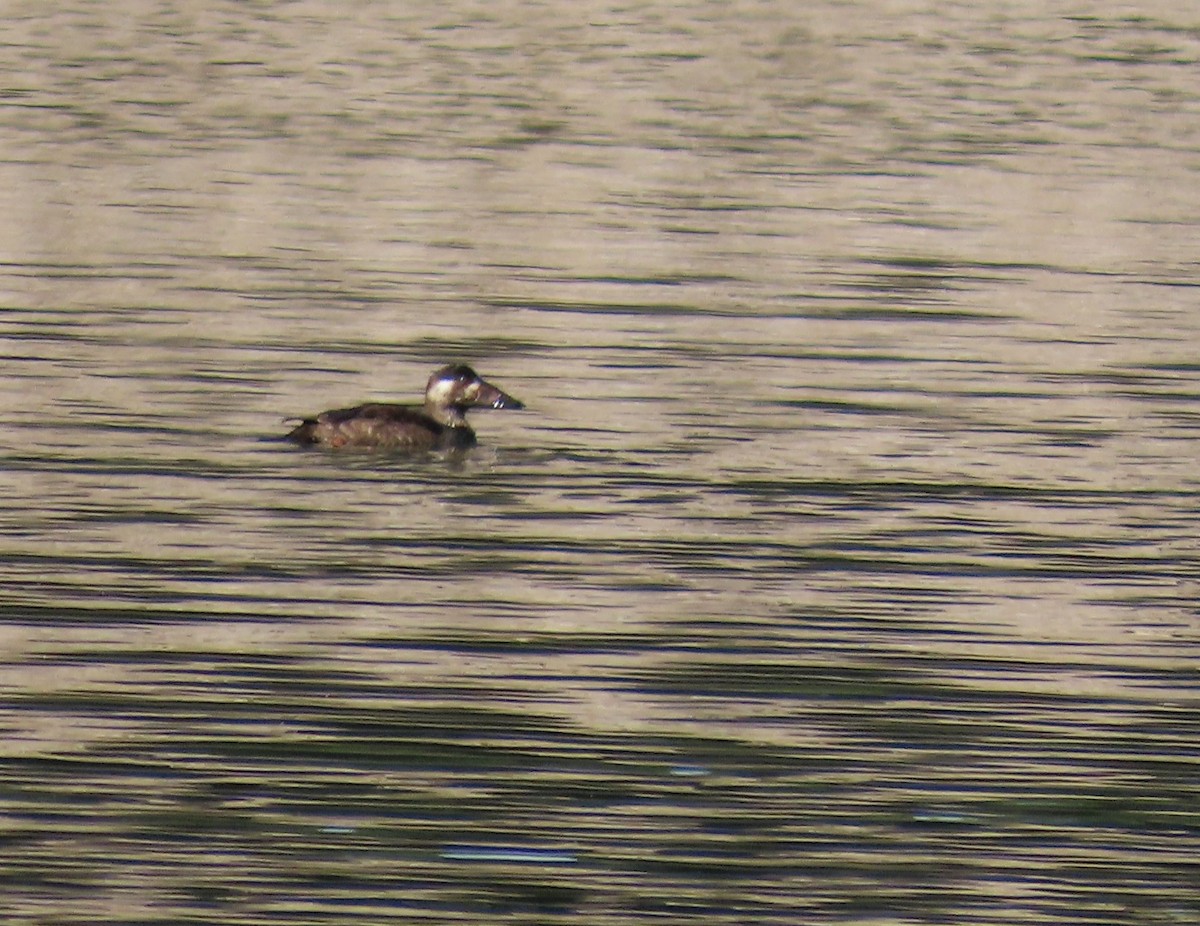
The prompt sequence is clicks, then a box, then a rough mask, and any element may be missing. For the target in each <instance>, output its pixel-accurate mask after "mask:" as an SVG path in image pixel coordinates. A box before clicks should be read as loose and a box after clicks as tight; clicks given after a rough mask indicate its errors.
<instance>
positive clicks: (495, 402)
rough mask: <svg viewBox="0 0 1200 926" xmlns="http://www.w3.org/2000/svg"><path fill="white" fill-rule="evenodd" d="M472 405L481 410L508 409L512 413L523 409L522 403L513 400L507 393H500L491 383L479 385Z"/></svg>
mask: <svg viewBox="0 0 1200 926" xmlns="http://www.w3.org/2000/svg"><path fill="white" fill-rule="evenodd" d="M472 404H474V405H478V406H481V407H483V408H509V409H512V410H514V411H519V410H520V409H522V408H524V407H525V404H524V403H523V402H520V401H518V400H517V399H514V398H513V397H512V396H510V395H509V394H508V393H507V392H501V391H500V390H499V389H497V388H496V387H495V386H493V385H492V384H491V383H488V382H483V381H481V382H480V384H479V394H478V395H476V396H475V401H474V403H472Z"/></svg>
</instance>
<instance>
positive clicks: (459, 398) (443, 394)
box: [425, 376, 479, 408]
mask: <svg viewBox="0 0 1200 926" xmlns="http://www.w3.org/2000/svg"><path fill="white" fill-rule="evenodd" d="M478 395H479V381H478V380H474V381H472V380H467V379H463V378H462V377H456V376H448V377H444V378H442V379H437V380H434V381H433V383H432V384H431V385H430V386H429V389H428V391H427V392H426V395H425V400H426V401H427V402H429V403H431V404H433V405H436V406H438V407H441V408H448V407H450V406H459V405H470V404H471V403H472V402H474V401H475V398H476V397H477V396H478Z"/></svg>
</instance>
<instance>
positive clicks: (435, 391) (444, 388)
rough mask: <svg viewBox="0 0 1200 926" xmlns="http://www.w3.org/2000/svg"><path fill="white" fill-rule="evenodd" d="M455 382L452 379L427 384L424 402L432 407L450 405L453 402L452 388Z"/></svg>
mask: <svg viewBox="0 0 1200 926" xmlns="http://www.w3.org/2000/svg"><path fill="white" fill-rule="evenodd" d="M456 385H457V381H456V380H453V379H438V380H434V381H433V382H432V383H430V384H429V393H428V395H426V396H425V399H426V401H428V402H431V403H432V404H434V405H441V406H445V405H450V404H451V403H452V402H453V401H454V387H455V386H456Z"/></svg>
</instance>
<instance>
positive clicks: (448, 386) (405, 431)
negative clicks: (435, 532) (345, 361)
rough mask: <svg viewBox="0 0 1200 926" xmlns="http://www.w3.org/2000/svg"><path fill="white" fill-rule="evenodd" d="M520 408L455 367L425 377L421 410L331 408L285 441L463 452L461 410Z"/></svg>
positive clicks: (382, 405)
mask: <svg viewBox="0 0 1200 926" xmlns="http://www.w3.org/2000/svg"><path fill="white" fill-rule="evenodd" d="M524 407H525V406H524V405H522V404H521V403H520V402H518V401H517V400H516V399H514V398H513V397H512V396H510V395H507V394H506V393H504V392H501V391H500V390H499V389H497V388H496V387H495V386H493V385H492V384H491V383H489V382H486V381H484V380H483V379H480V377H479V376H478V375H477V374H476V373H475V371H474V370H472V369H471V368H470V367H468V366H464V365H462V364H455V365H451V366H447V367H442V369H440V370H438V371H437V372H436V373H434V374H433V376H431V377H430V378H429V383H428V384H427V385H426V387H425V405H424V407H423V408H416V407H413V406H408V405H393V404H390V403H386V402H369V403H367V404H365V405H356V406H354V407H353V408H336V409H333V410H331V411H327V412H321V414H319V415H316V416H315V417H313V418H305V419H303V420H302V421H301V422H300V424H299V425H298V426H297V427H295V428H293V429H292V430H291V431H290V432H289V433H288V434H287V439H288V440H290V441H292V442H293V443H297V444H300V445H302V446H309V447H313V446H319V447H328V448H330V449H332V450H342V449H360V450H387V451H391V452H395V453H416V452H421V451H431V450H465V449H467V448H469V447H473V446H475V432H474V431H472V430H471V426H470V425H468V424H467V409H469V408H509V409H520V408H524Z"/></svg>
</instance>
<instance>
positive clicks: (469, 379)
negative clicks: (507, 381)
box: [425, 363, 525, 425]
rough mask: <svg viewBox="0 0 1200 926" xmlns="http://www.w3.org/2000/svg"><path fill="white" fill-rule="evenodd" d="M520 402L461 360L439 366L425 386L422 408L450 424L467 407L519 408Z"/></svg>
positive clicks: (461, 418)
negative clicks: (423, 406)
mask: <svg viewBox="0 0 1200 926" xmlns="http://www.w3.org/2000/svg"><path fill="white" fill-rule="evenodd" d="M524 407H525V406H524V404H523V403H521V402H519V401H518V400H516V399H514V398H513V397H512V396H510V395H509V394H508V393H506V392H502V391H501V390H499V389H497V388H496V387H495V386H493V385H492V384H491V383H489V382H488V381H487V380H485V379H482V378H480V376H479V374H478V373H476V372H475V371H474V370H472V369H471V368H470V367H469V366H466V365H465V364H461V363H457V364H451V365H450V366H445V367H442V368H441V369H440V370H438V371H437V372H436V373H434V374H433V375H432V376H431V377H429V383H428V385H426V387H425V409H426V411H428V412H429V413H430V414H431V415H433V416H434V417H436V418H438V419H439V420H441V421H444V422H445V423H447V424H450V425H457V424H460V423H462V422H464V421H465V416H466V412H467V409H468V408H508V409H514V410H519V409H522V408H524Z"/></svg>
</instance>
